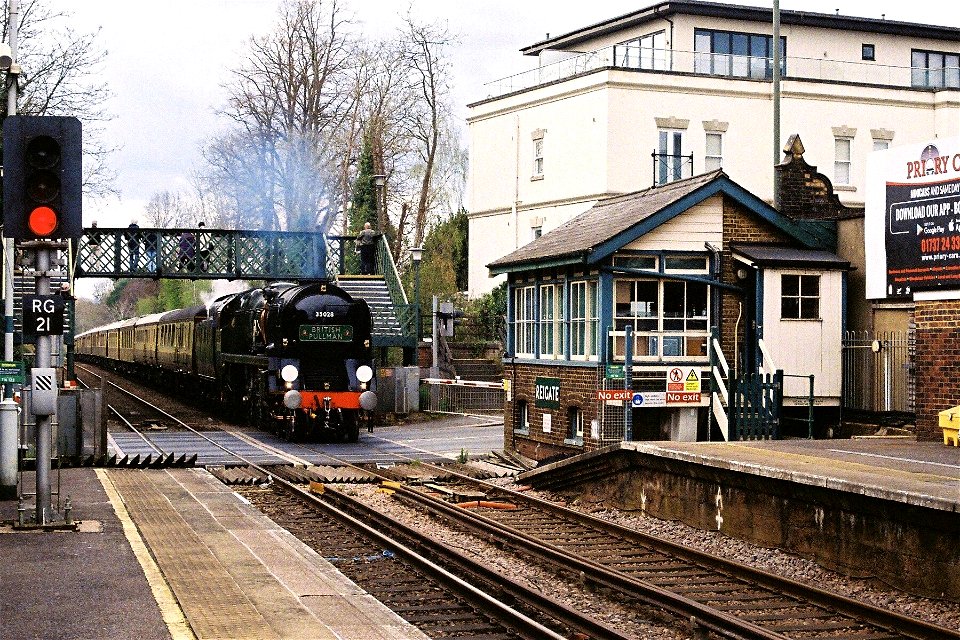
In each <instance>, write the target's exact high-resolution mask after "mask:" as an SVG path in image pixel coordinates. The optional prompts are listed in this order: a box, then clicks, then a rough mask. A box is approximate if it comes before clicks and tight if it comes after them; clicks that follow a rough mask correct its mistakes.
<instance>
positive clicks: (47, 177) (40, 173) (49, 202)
mask: <svg viewBox="0 0 960 640" xmlns="http://www.w3.org/2000/svg"><path fill="white" fill-rule="evenodd" d="M81 156H82V145H81V126H80V121H79V120H77V119H76V118H74V117H68V116H8V117H7V118H6V119H5V120H4V121H3V228H4V235H5V236H6V237H8V238H14V239H15V240H20V241H23V240H47V239H58V240H62V239H66V238H73V239H77V238H79V237H80V236H81V235H82V234H83V222H82V219H81V213H82V207H81V183H82V175H81V165H82V160H81Z"/></svg>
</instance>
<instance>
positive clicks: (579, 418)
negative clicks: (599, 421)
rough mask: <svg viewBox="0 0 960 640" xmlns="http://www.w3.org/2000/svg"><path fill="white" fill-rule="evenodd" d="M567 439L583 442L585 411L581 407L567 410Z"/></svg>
mask: <svg viewBox="0 0 960 640" xmlns="http://www.w3.org/2000/svg"><path fill="white" fill-rule="evenodd" d="M567 439H568V440H583V411H581V409H580V407H570V408H569V409H567Z"/></svg>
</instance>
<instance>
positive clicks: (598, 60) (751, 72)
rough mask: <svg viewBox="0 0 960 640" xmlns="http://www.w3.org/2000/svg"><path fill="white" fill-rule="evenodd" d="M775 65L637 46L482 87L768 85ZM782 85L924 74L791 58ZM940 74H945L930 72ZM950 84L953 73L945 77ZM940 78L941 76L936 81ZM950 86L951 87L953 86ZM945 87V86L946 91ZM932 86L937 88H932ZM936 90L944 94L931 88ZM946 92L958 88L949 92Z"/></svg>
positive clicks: (893, 83) (894, 80) (496, 91)
mask: <svg viewBox="0 0 960 640" xmlns="http://www.w3.org/2000/svg"><path fill="white" fill-rule="evenodd" d="M771 67H772V59H770V58H766V57H759V58H758V57H752V56H743V55H735V54H719V53H704V52H699V51H696V52H695V51H678V50H670V49H648V48H641V47H638V46H636V45H632V46H628V45H614V46H610V47H606V48H603V49H597V50H596V51H590V52H586V53H578V54H573V55H571V56H570V57H569V58H565V59H563V60H560V61H558V62H553V63H550V64H545V65H542V66H539V67H537V68H536V69H530V70H529V71H524V72H521V73H517V74H514V75H511V76H507V77H506V78H501V79H499V80H494V81H493V82H488V83H487V84H485V85H484V88H485V90H486V94H487V95H486V96H485V98H484V99H486V98H496V97H499V96H503V95H506V94H508V93H513V92H516V91H524V90H526V89H532V88H534V87H539V86H543V85H546V84H550V83H551V82H557V81H560V80H565V79H568V78H572V77H574V76H577V75H580V74H583V73H587V72H590V71H595V70H598V69H606V68H614V69H635V70H639V71H648V72H651V73H689V74H696V75H703V76H721V77H725V78H730V79H733V80H759V81H769V80H770V79H771V77H772V68H771ZM782 69H783V77H784V79H794V80H796V79H803V80H819V81H830V82H841V83H858V84H859V83H862V84H869V85H878V86H886V87H904V88H906V87H912V86H922V83H923V82H925V81H924V80H923V78H926V77H927V75H925V72H926V71H927V70H925V69H918V68H912V67H910V66H895V65H883V64H877V63H876V62H868V61H846V60H830V59H827V58H802V57H795V56H788V57H786V58H784V59H783V62H782ZM931 71H942V70H931ZM943 75H944V77H946V78H948V79H950V82H952V79H953V78H954V77H955V76H956V75H957V74H956V71H955V69H953V68H950V69H947V70H946V71H945V72H944V74H943ZM938 77H939V76H938ZM950 82H947V84H950ZM943 83H944V82H943V81H941V82H940V84H941V85H942V84H943ZM931 84H934V83H933V82H931ZM930 88H931V89H933V88H942V86H940V87H934V86H930ZM948 88H954V89H956V88H958V87H955V86H950V87H948Z"/></svg>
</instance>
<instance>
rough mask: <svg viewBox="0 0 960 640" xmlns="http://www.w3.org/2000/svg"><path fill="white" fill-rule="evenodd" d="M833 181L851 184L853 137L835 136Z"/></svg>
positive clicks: (840, 183) (839, 183)
mask: <svg viewBox="0 0 960 640" xmlns="http://www.w3.org/2000/svg"><path fill="white" fill-rule="evenodd" d="M833 148H834V161H833V182H834V184H838V185H848V184H850V176H851V171H850V163H851V157H852V155H851V150H852V148H853V138H834V142H833Z"/></svg>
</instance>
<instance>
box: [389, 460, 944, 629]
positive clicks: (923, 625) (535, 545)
mask: <svg viewBox="0 0 960 640" xmlns="http://www.w3.org/2000/svg"><path fill="white" fill-rule="evenodd" d="M462 482H463V483H464V484H463V488H461V489H458V490H456V491H459V492H461V493H467V491H466V488H467V487H470V488H472V489H473V490H474V491H476V488H477V487H482V488H483V491H484V498H485V500H486V501H489V502H494V503H506V504H510V505H514V506H515V507H516V508H515V509H502V508H484V506H483V502H480V503H477V504H473V505H469V506H472V507H473V508H464V506H462V505H457V504H453V503H451V502H449V501H448V500H446V499H444V496H443V495H439V496H438V495H437V494H436V492H435V491H430V490H429V488H424V487H403V488H402V489H401V490H399V491H398V493H397V496H399V497H401V498H402V499H404V500H405V501H407V502H409V503H412V504H415V505H417V506H419V507H422V508H424V509H426V510H428V511H429V512H431V513H433V514H436V515H439V516H441V517H443V518H446V519H448V520H449V521H450V522H451V523H455V524H456V525H458V526H462V527H465V528H467V529H469V530H471V531H472V532H473V533H475V534H477V535H481V536H483V537H484V538H486V539H494V538H495V539H496V540H497V543H498V544H502V545H505V546H510V547H512V548H514V549H516V550H518V551H521V552H522V553H524V554H529V555H533V556H535V557H537V558H539V559H540V560H542V561H544V562H546V563H549V564H551V565H553V566H554V567H556V568H557V569H558V570H560V571H562V572H574V573H576V574H578V575H579V576H580V578H581V580H585V581H586V582H589V583H593V584H595V585H597V586H600V587H602V588H604V589H609V590H611V591H614V592H616V593H619V594H622V596H624V597H630V598H634V599H636V600H637V601H639V602H642V603H645V604H648V605H654V606H658V607H663V608H664V609H666V610H668V611H671V612H672V613H674V614H675V615H677V616H678V617H680V618H681V619H684V620H692V621H693V623H694V625H695V626H698V627H701V628H704V629H707V630H709V631H712V632H714V633H717V634H719V635H721V636H723V637H731V638H763V639H770V640H772V639H779V640H783V639H798V640H799V639H801V638H802V639H804V640H807V639H818V640H819V639H827V638H829V639H831V640H834V639H839V638H852V639H858V640H859V639H866V638H869V639H870V640H906V639H913V640H917V639H928V640H932V639H937V640H939V639H953V640H957V639H960V633H958V632H957V631H955V630H950V629H944V628H941V627H937V626H935V625H932V624H930V623H927V622H925V621H922V620H918V619H915V618H911V617H908V616H904V615H901V614H898V613H894V612H891V611H888V610H884V609H880V608H878V607H874V606H872V605H869V604H866V603H862V602H859V601H856V600H852V599H850V598H845V597H843V596H840V595H837V594H834V593H831V592H828V591H824V590H820V589H816V588H813V587H809V586H807V585H804V584H801V583H798V582H795V581H793V580H789V579H785V578H782V577H780V576H776V575H773V574H769V573H766V572H762V571H759V570H756V569H754V568H752V567H748V566H745V565H742V564H739V563H736V562H731V561H728V560H726V559H723V558H719V557H717V556H713V555H710V554H706V553H702V552H699V551H696V550H692V549H689V548H686V547H680V546H678V545H675V544H672V543H670V542H667V541H664V540H661V539H659V538H655V537H652V536H647V535H645V534H643V533H641V532H639V531H636V530H633V529H628V528H625V527H621V526H619V525H616V524H613V523H610V522H607V521H604V520H600V519H598V518H594V517H592V516H589V515H585V514H582V513H579V512H576V511H573V510H570V509H566V508H564V507H560V506H558V505H554V504H552V503H549V502H546V501H543V500H539V499H537V498H534V497H531V496H528V495H524V494H522V493H518V492H514V491H510V490H507V489H503V488H500V487H496V486H495V485H492V484H489V483H484V482H481V481H477V480H474V479H468V478H465V477H464V478H463V479H462Z"/></svg>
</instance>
